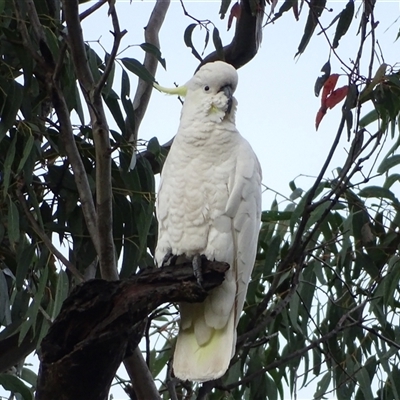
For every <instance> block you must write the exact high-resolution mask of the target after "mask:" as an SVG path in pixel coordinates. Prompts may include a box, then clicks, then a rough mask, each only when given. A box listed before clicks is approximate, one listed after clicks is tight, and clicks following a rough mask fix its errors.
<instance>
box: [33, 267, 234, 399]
mask: <svg viewBox="0 0 400 400" xmlns="http://www.w3.org/2000/svg"><path fill="white" fill-rule="evenodd" d="M228 268H229V266H228V265H227V264H226V263H218V262H210V261H206V260H205V261H204V262H203V279H204V282H203V287H200V286H199V285H198V284H197V281H196V278H195V277H194V275H193V269H192V265H191V263H186V264H182V265H180V266H179V267H177V266H172V267H164V268H149V269H147V270H145V271H144V272H142V273H141V274H139V275H137V276H135V277H133V278H132V279H129V280H125V281H105V280H99V279H97V280H92V281H88V282H85V283H83V284H82V285H79V286H78V287H77V288H76V289H74V291H73V292H72V293H71V295H70V296H69V297H68V299H66V300H65V302H64V304H63V306H62V310H61V312H60V314H59V316H58V317H57V319H56V320H55V322H54V324H53V325H52V326H51V328H50V330H49V332H48V335H47V336H46V337H45V338H44V339H43V341H42V345H41V353H40V359H41V368H40V373H39V378H38V386H37V399H38V400H50V399H51V400H53V399H55V398H57V399H60V400H67V399H85V400H106V399H107V395H108V391H109V388H110V384H111V381H112V379H113V378H114V375H115V372H116V370H117V368H118V366H119V364H120V363H121V361H122V360H123V358H124V357H125V355H126V353H127V352H130V349H129V348H130V347H134V346H137V344H138V343H139V341H140V339H141V336H142V331H143V320H144V319H145V318H146V317H147V315H148V314H149V313H150V312H151V311H153V310H154V309H155V308H156V307H158V306H159V305H161V304H163V303H169V302H182V301H187V302H201V301H204V299H205V298H206V296H207V292H208V291H209V290H211V289H213V288H215V287H217V286H218V285H220V284H221V283H222V282H223V280H224V277H225V272H226V271H227V269H228ZM135 372H136V371H135ZM141 384H142V385H144V382H141ZM144 390H146V394H147V395H145V397H140V398H142V399H149V398H151V399H154V398H155V397H152V396H151V394H150V393H149V391H148V388H146V387H145V388H144ZM157 398H159V395H158V392H157Z"/></svg>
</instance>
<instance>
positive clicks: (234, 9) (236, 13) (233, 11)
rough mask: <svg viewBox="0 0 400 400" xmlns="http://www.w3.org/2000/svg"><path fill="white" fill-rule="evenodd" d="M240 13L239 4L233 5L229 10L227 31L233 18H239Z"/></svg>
mask: <svg viewBox="0 0 400 400" xmlns="http://www.w3.org/2000/svg"><path fill="white" fill-rule="evenodd" d="M241 12H242V8H241V7H240V4H239V3H235V4H234V5H233V6H232V8H231V12H230V14H229V18H228V31H229V29H231V26H232V21H233V18H234V17H235V18H236V19H239V18H240V14H241Z"/></svg>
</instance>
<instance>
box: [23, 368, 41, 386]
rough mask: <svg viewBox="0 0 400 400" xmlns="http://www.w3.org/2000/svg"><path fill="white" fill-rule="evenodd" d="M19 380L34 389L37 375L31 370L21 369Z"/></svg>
mask: <svg viewBox="0 0 400 400" xmlns="http://www.w3.org/2000/svg"><path fill="white" fill-rule="evenodd" d="M21 379H23V380H24V381H25V382H28V383H29V384H30V385H31V386H32V387H34V388H36V384H37V375H36V374H35V373H34V372H33V371H32V370H31V369H29V368H25V367H23V368H22V371H21Z"/></svg>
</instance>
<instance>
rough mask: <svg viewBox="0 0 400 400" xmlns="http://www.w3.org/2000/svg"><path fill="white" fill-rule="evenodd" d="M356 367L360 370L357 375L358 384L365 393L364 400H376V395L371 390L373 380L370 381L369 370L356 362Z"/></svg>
mask: <svg viewBox="0 0 400 400" xmlns="http://www.w3.org/2000/svg"><path fill="white" fill-rule="evenodd" d="M356 367H357V368H359V369H358V371H357V372H356V373H355V376H356V379H357V381H358V384H359V385H360V389H361V391H362V392H363V395H364V397H363V399H364V400H374V395H373V394H372V390H371V380H370V379H369V375H368V372H367V370H366V369H365V368H364V367H361V365H360V364H359V363H358V362H356Z"/></svg>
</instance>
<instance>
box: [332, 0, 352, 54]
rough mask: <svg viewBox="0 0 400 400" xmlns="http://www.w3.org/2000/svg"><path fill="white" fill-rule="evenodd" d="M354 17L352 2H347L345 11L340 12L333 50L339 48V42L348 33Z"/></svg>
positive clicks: (350, 0)
mask: <svg viewBox="0 0 400 400" xmlns="http://www.w3.org/2000/svg"><path fill="white" fill-rule="evenodd" d="M353 16H354V0H349V2H348V3H347V4H346V7H345V9H344V10H343V11H342V12H341V14H340V18H339V22H338V24H337V27H336V32H335V37H334V38H333V43H332V46H333V48H334V49H336V47H338V46H339V40H340V39H341V37H342V36H343V35H345V34H346V32H347V31H348V29H349V27H350V24H351V21H352V20H353Z"/></svg>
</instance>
